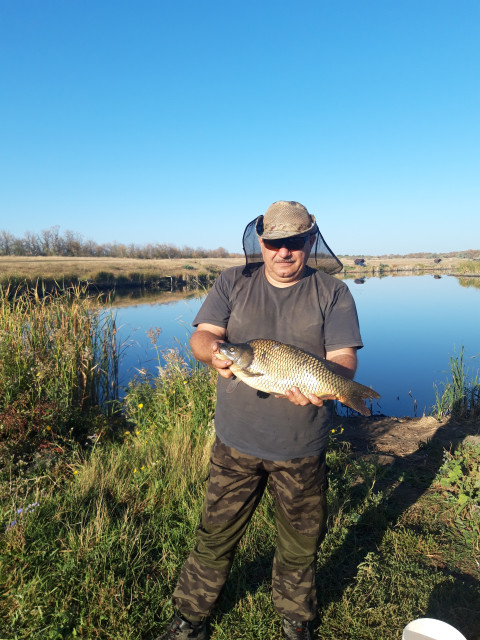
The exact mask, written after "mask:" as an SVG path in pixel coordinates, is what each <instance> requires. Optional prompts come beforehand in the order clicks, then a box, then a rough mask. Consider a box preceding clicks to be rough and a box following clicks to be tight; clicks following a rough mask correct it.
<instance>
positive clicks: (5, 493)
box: [0, 296, 480, 640]
mask: <svg viewBox="0 0 480 640" xmlns="http://www.w3.org/2000/svg"><path fill="white" fill-rule="evenodd" d="M65 302H66V300H61V301H56V300H54V299H52V300H51V301H50V304H49V305H47V304H45V308H44V309H43V310H42V311H41V313H42V314H46V316H45V317H50V316H48V314H50V313H54V312H53V309H54V307H55V306H56V305H57V304H58V305H60V306H63V305H64V304H65ZM22 304H27V302H23V303H22ZM81 304H83V303H81V302H80V301H79V300H77V299H76V298H75V296H74V298H73V299H69V300H68V304H67V305H66V308H63V312H62V313H64V314H67V318H65V319H64V324H67V325H68V323H69V322H70V320H71V318H72V317H78V315H79V314H80V311H79V309H77V307H76V305H80V306H81ZM48 306H50V307H52V310H50V309H47V307H48ZM87 308H88V313H87V317H90V318H91V317H92V315H93V316H94V315H95V313H96V312H95V308H94V307H92V308H90V307H87ZM21 309H23V307H22V306H21V305H20V307H19V311H18V313H19V314H20V310H21ZM30 312H31V316H30V317H31V318H33V317H34V316H35V313H40V311H37V310H36V309H35V310H33V309H30ZM11 313H12V310H11V309H10V310H5V311H4V317H5V318H7V317H10V316H9V314H11ZM59 313H60V312H59V310H58V309H57V310H56V311H55V313H54V316H55V317H56V316H58V314H59ZM60 315H61V314H60ZM80 315H81V314H80ZM19 317H22V315H21V314H20V315H19ZM23 317H24V318H27V315H24V316H23ZM62 317H63V316H62ZM82 317H83V316H82ZM100 318H103V316H102V315H100V316H99V319H100ZM67 319H68V322H67ZM10 321H11V323H12V324H11V326H15V323H13V320H10ZM102 322H103V321H102ZM102 322H101V323H100V324H99V325H98V327H97V330H96V331H97V333H98V336H97V338H96V339H100V338H101V337H102V336H105V333H104V331H105V325H104V324H102ZM4 326H5V325H4ZM39 326H45V327H51V326H52V325H51V323H50V324H49V323H43V325H42V323H40V324H39ZM55 326H57V325H55ZM78 326H82V327H83V329H82V334H85V335H87V334H88V335H91V329H90V325H89V324H88V323H87V322H86V321H85V322H84V323H82V322H80V320H79V321H78ZM29 328H30V325H29ZM87 328H88V330H87ZM27 333H28V332H27ZM38 334H39V336H40V335H41V332H40V330H38ZM16 335H17V342H18V345H22V349H21V350H20V351H18V350H17V351H14V350H13V347H12V353H17V354H23V355H25V357H26V359H27V361H28V362H29V364H28V366H27V365H25V368H24V369H22V367H23V364H22V363H21V362H20V360H21V358H20V357H19V355H17V356H15V357H13V356H12V357H11V358H10V360H9V361H8V362H9V363H10V364H9V365H8V366H9V367H10V368H9V369H6V368H5V367H4V369H3V370H2V371H3V375H7V374H8V375H9V376H10V377H11V380H10V382H9V385H10V387H9V388H10V389H11V391H10V393H11V394H13V391H12V390H13V389H14V388H17V390H18V394H19V395H20V396H21V397H22V398H23V397H27V398H29V400H28V401H29V403H30V404H29V405H28V406H29V407H30V410H31V409H32V408H34V407H35V406H36V404H35V403H36V402H37V400H38V398H37V396H36V395H35V394H34V395H33V396H29V395H28V394H29V393H32V391H31V389H30V385H29V384H26V385H24V386H23V385H22V384H20V382H21V381H22V380H23V379H24V376H27V377H28V376H30V377H29V378H28V380H29V381H30V382H31V383H34V382H35V379H36V378H37V372H38V370H39V365H38V364H37V362H36V359H34V358H33V359H31V360H29V359H28V357H27V356H28V354H29V351H28V348H27V346H29V345H30V342H29V341H28V340H27V339H26V337H25V336H26V334H25V332H24V333H23V334H22V333H21V332H20V333H17V334H16ZM47 335H53V334H52V331H50V332H47ZM62 335H65V336H69V335H72V334H70V333H68V332H67V333H66V334H62ZM74 335H75V340H76V341H77V342H81V343H82V344H83V342H82V338H81V337H80V336H79V335H78V334H74ZM107 335H108V332H107ZM151 337H152V339H153V340H154V341H155V335H154V333H153V334H152V336H151ZM21 338H22V339H21ZM66 339H67V338H66V337H65V340H66ZM68 339H72V340H73V338H68ZM102 339H103V338H102ZM9 344H11V343H9ZM35 344H37V345H41V344H43V347H40V346H38V348H37V349H36V350H35V353H36V356H37V357H38V358H39V360H40V361H41V362H42V363H43V365H42V366H47V367H53V366H54V365H55V366H57V365H56V364H55V361H56V360H61V359H62V358H61V356H60V353H61V350H59V351H57V350H56V349H55V348H50V347H49V346H48V345H49V344H50V343H42V342H41V341H40V338H39V342H37V343H35ZM88 344H91V343H88ZM94 344H96V343H95V341H94ZM100 344H103V343H102V342H101V341H100ZM66 347H67V344H66V343H64V345H63V351H66V350H67V349H66ZM42 349H43V351H42ZM49 350H50V351H51V353H52V360H50V356H48V357H47V355H46V353H44V352H48V351H49ZM94 351H95V353H97V355H98V354H101V353H102V350H101V349H100V350H99V351H98V350H94ZM6 353H7V351H4V356H5V355H6ZM54 354H56V355H54ZM164 355H165V356H166V365H165V366H164V367H163V368H162V369H161V370H160V374H159V376H158V377H157V378H155V379H153V380H152V379H144V378H143V377H140V378H139V379H137V380H135V381H133V382H132V383H131V384H130V386H129V387H128V389H127V393H126V397H125V400H124V403H123V412H122V414H120V415H119V414H112V413H110V414H109V413H108V412H107V411H105V410H103V411H102V410H101V407H100V406H97V407H96V409H97V410H96V411H95V412H93V413H92V411H93V409H95V406H93V405H91V404H89V405H88V406H87V405H81V404H79V403H78V398H82V397H84V396H83V394H80V395H78V390H77V388H76V387H75V385H74V384H73V383H72V384H71V385H70V386H68V388H69V389H70V391H71V393H70V395H68V394H67V393H66V391H65V384H66V383H65V382H64V383H63V386H62V387H60V391H59V393H60V397H61V398H70V400H68V401H65V403H66V404H65V407H66V409H64V411H65V412H66V415H67V417H68V419H67V420H66V421H65V416H64V414H60V417H59V418H58V419H57V417H56V414H52V415H50V417H49V419H48V421H44V422H40V423H38V424H40V425H41V426H37V427H35V429H37V431H38V434H39V435H38V437H37V438H30V440H29V444H28V447H26V448H25V449H24V453H23V454H22V455H20V449H18V448H17V450H16V451H17V452H16V455H15V456H14V457H11V456H9V455H8V452H9V451H10V450H9V449H8V446H9V440H8V439H6V438H5V437H3V440H2V441H1V447H0V452H2V456H3V457H2V464H1V466H0V538H1V539H0V639H1V640H6V639H8V640H23V639H25V640H26V639H27V638H28V639H32V640H37V639H38V640H44V639H54V640H57V639H62V638H85V639H90V638H91V639H94V638H105V639H109V640H110V639H118V640H120V639H125V640H127V639H128V640H130V639H132V640H136V639H140V638H145V639H149V638H153V637H155V636H156V635H158V634H159V633H160V631H161V630H162V629H163V628H164V625H165V623H166V621H167V620H168V619H169V617H170V616H171V614H172V608H171V602H170V597H171V593H172V591H173V588H174V586H175V582H176V579H177V577H178V574H179V571H180V569H181V567H182V564H183V562H184V560H185V558H186V556H187V554H188V552H189V550H190V549H191V548H192V545H193V544H194V537H195V529H196V526H197V524H198V519H199V514H200V510H201V505H202V500H203V493H204V490H205V486H206V478H207V474H208V460H209V450H210V446H211V443H212V440H213V437H214V436H213V425H212V419H213V411H214V403H215V376H214V374H213V373H212V371H211V370H209V369H206V368H203V367H199V366H197V365H196V364H195V363H194V362H193V361H190V362H188V363H187V364H185V363H184V361H183V358H181V357H179V355H178V354H177V353H176V352H175V351H169V352H168V353H166V354H164ZM80 362H81V360H80ZM15 363H16V364H15ZM29 367H30V368H32V367H33V371H32V372H30V371H29ZM92 367H94V371H95V370H96V368H97V367H95V364H93V365H91V368H92ZM17 370H18V371H19V372H20V373H21V375H20V374H19V375H17V374H16V372H17ZM48 370H49V371H50V369H48ZM50 378H51V375H49V376H48V379H50ZM62 379H64V378H62ZM75 379H76V380H77V382H78V381H79V380H80V382H81V380H82V378H81V376H80V378H79V376H78V375H77V376H76V377H75ZM2 381H3V384H6V382H5V379H3V378H2ZM69 384H70V383H69ZM15 385H16V387H15ZM52 385H53V382H52ZM43 389H44V391H45V393H47V392H48V393H51V394H52V395H51V396H48V398H49V401H51V402H55V393H56V392H55V391H54V390H55V389H57V391H58V388H57V387H54V386H52V387H50V386H49V383H47V382H45V384H44V386H43ZM81 389H83V386H81ZM25 394H27V395H25ZM100 396H101V394H99V395H97V396H95V397H96V398H97V401H98V400H99V398H100ZM11 397H12V402H14V400H13V395H12V396H11ZM46 397H47V396H46ZM41 398H43V396H41ZM38 401H39V402H40V404H41V401H43V400H41V399H40V400H38ZM91 401H93V396H91ZM41 406H43V405H41ZM59 406H63V405H59ZM7 408H8V407H6V403H4V405H3V409H4V410H5V409H7ZM67 409H68V411H67ZM62 416H63V417H62ZM1 420H4V418H1ZM2 424H3V423H2ZM35 424H37V423H35ZM46 425H47V426H49V425H52V426H51V429H50V430H48V431H46ZM79 425H81V428H80V427H79ZM67 426H68V429H67ZM54 427H55V428H54ZM74 427H75V428H74ZM31 428H32V429H33V426H32V427H31ZM37 431H35V433H37ZM340 431H341V429H340ZM4 435H5V434H4ZM20 436H21V434H17V435H16V436H15V434H14V433H13V432H12V431H10V432H9V437H10V438H12V439H13V440H15V438H16V439H17V445H20V440H21V437H20ZM40 436H41V437H40ZM23 437H24V438H26V439H28V434H27V433H25V434H24V436H23ZM422 456H423V457H422V458H421V461H420V462H419V460H418V459H417V458H414V459H412V460H411V461H410V460H408V459H404V460H397V461H396V462H395V463H394V464H392V465H390V466H382V465H380V464H379V462H378V460H377V459H376V457H375V456H374V455H369V456H359V455H358V454H355V453H354V452H353V451H352V450H351V448H350V446H349V445H348V442H342V441H340V439H338V432H336V433H332V434H331V446H330V449H329V453H328V464H329V466H330V468H331V471H330V476H329V478H330V486H329V493H328V499H329V507H330V516H329V531H328V534H327V537H326V539H325V541H324V543H323V545H322V548H321V551H320V554H319V558H318V578H317V583H318V593H319V619H318V621H317V625H318V629H319V637H321V638H325V639H331V640H333V639H335V640H347V639H348V640H350V639H353V640H367V639H368V640H370V639H371V640H373V639H375V640H378V639H379V638H380V639H382V640H383V639H390V638H400V637H401V630H402V629H403V627H404V626H405V625H406V624H407V623H408V622H409V621H411V620H413V619H415V618H417V617H424V616H428V617H437V618H440V619H443V620H445V621H447V622H449V623H450V624H453V625H454V626H456V627H457V628H458V629H459V630H461V631H462V633H464V634H465V635H466V637H467V638H468V640H478V638H479V635H478V633H479V627H478V611H479V610H480V572H479V562H480V509H479V506H478V502H479V491H480V487H479V482H480V478H479V476H478V469H479V468H480V445H478V444H475V442H471V443H464V444H462V445H460V446H459V447H458V448H457V449H453V448H452V449H451V450H449V451H447V452H446V451H443V449H442V448H441V447H439V446H438V445H437V444H436V443H435V442H432V443H430V444H428V445H426V446H425V447H424V449H423V450H422ZM274 547H275V525H274V522H273V508H272V498H271V496H270V494H269V493H268V492H267V494H266V495H265V497H264V499H263V501H262V503H261V505H260V506H259V508H258V510H257V512H256V514H255V516H254V518H253V520H252V522H251V524H250V527H249V529H248V531H247V533H246V535H245V537H244V539H243V540H242V541H241V543H240V545H239V548H238V552H237V555H236V559H235V562H234V565H233V568H232V572H231V575H230V578H229V580H228V583H227V585H226V588H225V590H224V592H223V594H222V596H221V599H220V601H219V603H218V605H217V607H216V608H215V610H214V612H213V615H212V621H211V637H212V640H220V639H222V640H226V639H227V638H228V639H232V638H233V639H246V640H247V639H248V640H253V639H259V638H260V639H261V638H265V639H269V640H278V639H279V638H280V619H279V617H278V616H277V614H276V613H275V611H274V609H273V606H272V603H271V596H270V574H271V563H272V558H273V553H274Z"/></svg>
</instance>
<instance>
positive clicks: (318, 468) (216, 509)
mask: <svg viewBox="0 0 480 640" xmlns="http://www.w3.org/2000/svg"><path fill="white" fill-rule="evenodd" d="M267 482H269V486H270V488H271V491H272V494H273V497H274V501H275V520H276V525H277V532H278V538H277V549H276V553H275V558H274V563H273V580H272V588H273V601H274V605H275V607H276V609H277V610H278V612H279V613H280V614H281V615H282V616H285V617H287V618H290V619H294V620H301V621H306V620H313V618H314V617H315V614H316V593H315V560H316V553H317V548H318V545H319V543H320V542H321V540H322V539H323V536H324V534H325V527H326V520H327V503H326V488H327V478H326V463H325V454H323V455H321V456H310V457H308V458H297V459H294V460H288V461H283V462H274V461H270V460H262V459H261V458H256V457H254V456H250V455H248V454H242V453H240V452H238V451H236V450H235V449H233V448H231V447H228V446H226V445H224V444H223V443H222V442H221V441H220V440H219V439H218V438H217V439H216V440H215V442H214V444H213V447H212V453H211V457H210V477H209V483H208V488H207V493H206V497H205V501H204V507H203V513H202V519H201V522H200V524H199V526H198V529H197V541H196V545H195V548H194V549H193V551H192V553H191V554H190V556H189V558H188V559H187V561H186V563H185V565H184V567H183V570H182V572H181V575H180V578H179V580H178V583H177V586H176V589H175V592H174V594H173V603H174V605H175V606H176V608H177V609H178V610H179V611H180V613H181V615H182V616H184V617H186V618H188V619H189V620H191V621H193V622H197V621H200V620H203V619H204V618H205V617H206V616H207V615H208V614H209V613H210V610H211V609H212V607H213V605H214V604H215V602H216V600H217V598H218V596H219V595H220V592H221V590H222V588H223V585H224V584H225V581H226V579H227V577H228V573H229V571H230V568H231V566H232V562H233V557H234V553H235V548H236V546H237V544H238V542H239V541H240V539H241V537H242V535H243V534H244V532H245V530H246V528H247V526H248V523H249V521H250V519H251V517H252V515H253V513H254V511H255V509H256V507H257V505H258V503H259V502H260V499H261V497H262V495H263V492H264V490H265V487H266V486H267Z"/></svg>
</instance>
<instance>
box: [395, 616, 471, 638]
mask: <svg viewBox="0 0 480 640" xmlns="http://www.w3.org/2000/svg"><path fill="white" fill-rule="evenodd" d="M402 640H467V639H466V638H465V636H463V635H462V634H461V633H460V631H457V630H456V629H455V628H454V627H452V626H451V625H450V624H447V623H446V622H442V621H441V620H435V619H434V618H419V619H418V620H414V621H413V622H410V623H409V624H407V626H406V627H405V629H404V630H403V635H402Z"/></svg>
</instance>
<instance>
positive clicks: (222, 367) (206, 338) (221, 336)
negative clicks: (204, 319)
mask: <svg viewBox="0 0 480 640" xmlns="http://www.w3.org/2000/svg"><path fill="white" fill-rule="evenodd" d="M225 337H226V332H225V329H222V327H217V326H216V325H213V324H205V323H203V324H199V325H198V327H197V328H196V330H195V331H194V332H193V334H192V337H191V338H190V346H191V347H192V353H193V355H194V356H195V358H196V359H197V360H200V362H204V363H205V364H209V365H211V366H212V367H213V368H214V369H216V370H217V371H218V374H219V375H221V376H222V378H231V377H232V376H233V373H232V372H231V371H230V369H229V368H228V367H229V366H230V365H231V364H232V361H231V360H220V358H217V357H216V354H217V353H218V345H219V344H221V343H222V342H225Z"/></svg>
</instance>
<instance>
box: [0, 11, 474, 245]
mask: <svg viewBox="0 0 480 640" xmlns="http://www.w3.org/2000/svg"><path fill="white" fill-rule="evenodd" d="M0 60H1V62H0V92H1V93H0V95H1V99H0V229H1V230H7V231H9V232H11V233H12V234H14V235H15V236H17V237H21V236H23V234H24V233H25V232H26V231H30V232H39V231H41V230H42V229H47V228H49V227H51V226H53V225H60V233H63V232H64V231H65V230H67V229H70V230H72V231H76V232H78V233H80V234H82V236H83V237H84V238H85V239H92V240H94V241H96V242H98V243H103V242H114V241H116V242H121V243H127V244H128V243H131V242H134V243H137V244H146V243H148V242H160V243H162V242H165V243H172V244H175V245H177V246H179V247H182V246H184V245H190V246H193V247H205V248H209V249H210V248H216V247H218V246H223V247H225V248H226V249H228V250H229V251H239V250H241V236H242V232H243V229H244V227H245V225H246V223H247V222H249V221H250V220H251V219H253V218H254V217H256V216H257V215H259V214H261V213H264V211H265V210H266V208H267V207H268V206H269V205H270V204H271V203H272V202H273V201H275V200H298V201H300V202H302V203H303V204H304V205H305V206H307V208H308V209H309V211H310V212H311V213H313V214H315V216H316V217H317V221H318V223H319V226H320V229H321V231H322V233H323V234H324V237H325V239H326V241H327V243H328V244H329V245H330V246H331V248H332V249H333V250H334V251H336V252H337V253H339V254H345V253H347V254H348V253H350V254H358V253H363V254H382V253H408V252H413V251H438V252H443V251H454V250H462V249H469V248H470V249H478V248H480V2H479V1H478V0H296V1H293V0H291V1H290V0H288V1H287V0H283V1H282V0H276V1H271V0H243V1H242V2H233V1H229V0H168V1H167V0H129V1H126V0H0Z"/></svg>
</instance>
